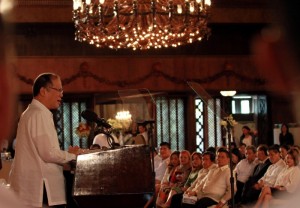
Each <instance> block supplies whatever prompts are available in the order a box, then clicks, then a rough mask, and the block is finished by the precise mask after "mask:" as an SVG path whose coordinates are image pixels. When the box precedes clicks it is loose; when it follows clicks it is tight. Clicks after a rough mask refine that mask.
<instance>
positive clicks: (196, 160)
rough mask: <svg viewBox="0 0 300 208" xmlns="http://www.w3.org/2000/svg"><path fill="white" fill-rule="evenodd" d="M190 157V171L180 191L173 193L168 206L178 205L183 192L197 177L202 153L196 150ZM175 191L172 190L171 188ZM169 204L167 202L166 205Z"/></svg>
mask: <svg viewBox="0 0 300 208" xmlns="http://www.w3.org/2000/svg"><path fill="white" fill-rule="evenodd" d="M191 158H192V171H191V173H190V175H189V177H188V179H187V181H186V183H185V184H184V186H183V188H182V192H181V193H177V192H176V194H174V195H173V197H172V198H171V202H170V207H174V206H175V207H180V204H181V200H182V195H183V192H184V191H186V190H187V189H188V188H189V187H191V185H192V184H193V183H194V182H195V181H196V180H197V179H198V173H199V171H201V169H202V155H201V154H200V153H198V152H194V153H193V154H192V156H191ZM172 191H173V192H175V191H174V190H172ZM168 205H169V204H167V206H168Z"/></svg>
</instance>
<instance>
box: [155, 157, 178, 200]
mask: <svg viewBox="0 0 300 208" xmlns="http://www.w3.org/2000/svg"><path fill="white" fill-rule="evenodd" d="M179 155H180V152H179V151H174V152H172V154H171V156H170V162H169V164H168V167H167V169H166V172H165V174H164V177H163V179H162V181H161V184H160V186H159V189H158V190H157V188H158V187H155V189H156V191H157V199H156V205H162V204H163V203H165V201H166V200H167V197H168V194H169V192H170V190H171V185H172V183H175V169H176V168H177V167H178V166H179V165H180V162H179Z"/></svg>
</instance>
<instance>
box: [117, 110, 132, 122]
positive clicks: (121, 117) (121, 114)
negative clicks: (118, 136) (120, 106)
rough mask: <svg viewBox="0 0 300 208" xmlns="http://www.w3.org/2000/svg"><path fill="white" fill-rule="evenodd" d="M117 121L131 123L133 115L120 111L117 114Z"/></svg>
mask: <svg viewBox="0 0 300 208" xmlns="http://www.w3.org/2000/svg"><path fill="white" fill-rule="evenodd" d="M116 119H117V120H121V121H124V120H127V121H129V120H130V121H131V114H130V112H129V111H119V112H117V115H116Z"/></svg>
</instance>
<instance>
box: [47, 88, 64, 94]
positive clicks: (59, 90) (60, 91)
mask: <svg viewBox="0 0 300 208" xmlns="http://www.w3.org/2000/svg"><path fill="white" fill-rule="evenodd" d="M49 88H50V89H52V90H55V91H57V92H59V93H63V92H64V90H63V89H62V88H60V89H58V88H55V87H49Z"/></svg>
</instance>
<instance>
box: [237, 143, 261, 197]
mask: <svg viewBox="0 0 300 208" xmlns="http://www.w3.org/2000/svg"><path fill="white" fill-rule="evenodd" d="M257 163H258V161H257V159H256V148H255V147H254V146H253V145H250V146H247V147H246V159H243V160H241V161H240V162H239V163H238V164H237V165H236V167H235V170H234V172H235V173H236V179H237V181H236V186H237V192H236V194H235V197H234V200H235V203H239V202H241V196H242V192H243V189H244V185H245V183H246V181H247V180H248V179H249V177H250V175H252V173H253V170H254V168H255V166H256V165H257Z"/></svg>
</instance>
